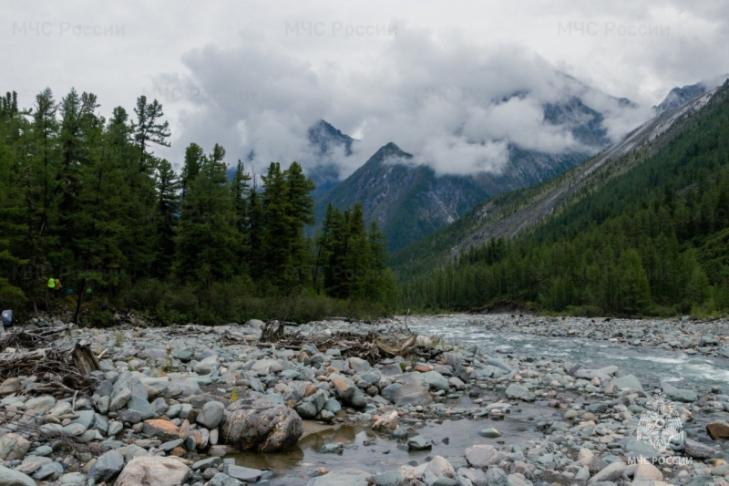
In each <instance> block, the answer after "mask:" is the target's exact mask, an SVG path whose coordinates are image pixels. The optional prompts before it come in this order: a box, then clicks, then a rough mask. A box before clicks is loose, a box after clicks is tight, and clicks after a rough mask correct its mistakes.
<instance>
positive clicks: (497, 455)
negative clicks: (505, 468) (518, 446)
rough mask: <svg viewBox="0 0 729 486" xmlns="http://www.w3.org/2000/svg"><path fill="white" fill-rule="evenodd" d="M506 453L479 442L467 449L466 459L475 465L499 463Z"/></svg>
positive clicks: (484, 465)
mask: <svg viewBox="0 0 729 486" xmlns="http://www.w3.org/2000/svg"><path fill="white" fill-rule="evenodd" d="M503 457H504V454H503V453H502V452H500V451H499V450H497V449H496V447H494V446H492V445H489V444H477V445H474V446H473V447H469V448H467V449H466V461H468V464H470V465H471V466H473V467H486V466H491V465H494V464H498V463H499V462H500V461H501V459H503Z"/></svg>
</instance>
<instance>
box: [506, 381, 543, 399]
mask: <svg viewBox="0 0 729 486" xmlns="http://www.w3.org/2000/svg"><path fill="white" fill-rule="evenodd" d="M506 396H507V397H508V398H511V399H514V400H523V401H525V402H533V401H534V399H535V398H536V397H535V396H534V393H532V392H531V391H529V389H528V388H527V387H525V386H524V385H520V384H519V383H512V384H511V385H509V386H508V387H507V388H506Z"/></svg>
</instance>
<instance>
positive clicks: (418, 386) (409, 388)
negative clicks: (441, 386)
mask: <svg viewBox="0 0 729 486" xmlns="http://www.w3.org/2000/svg"><path fill="white" fill-rule="evenodd" d="M381 395H382V396H383V397H384V398H385V399H387V400H389V401H390V402H392V403H394V404H395V405H398V406H403V405H428V404H429V403H430V402H432V401H433V397H431V396H430V393H429V392H428V387H427V386H426V385H424V384H422V383H407V384H401V383H392V384H390V385H387V386H386V387H385V388H383V389H382V393H381Z"/></svg>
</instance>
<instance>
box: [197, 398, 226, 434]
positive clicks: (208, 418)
mask: <svg viewBox="0 0 729 486" xmlns="http://www.w3.org/2000/svg"><path fill="white" fill-rule="evenodd" d="M224 411H225V405H223V404H222V403H221V402H218V401H216V400H212V401H209V402H207V403H206V404H205V405H203V407H202V409H201V410H200V413H198V414H197V423H199V424H200V425H202V426H204V427H207V428H208V429H214V428H216V427H217V426H218V425H220V422H221V421H222V420H223V412H224Z"/></svg>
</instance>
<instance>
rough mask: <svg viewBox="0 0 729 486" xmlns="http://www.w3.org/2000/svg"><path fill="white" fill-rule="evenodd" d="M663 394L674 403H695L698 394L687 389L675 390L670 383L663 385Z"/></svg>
mask: <svg viewBox="0 0 729 486" xmlns="http://www.w3.org/2000/svg"><path fill="white" fill-rule="evenodd" d="M663 393H665V394H666V396H667V397H668V398H670V399H671V400H674V401H676V402H689V403H690V402H695V401H696V400H698V399H699V397H698V394H697V393H696V392H695V391H694V390H689V389H688V388H677V387H675V386H673V385H671V384H670V383H664V384H663Z"/></svg>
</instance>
